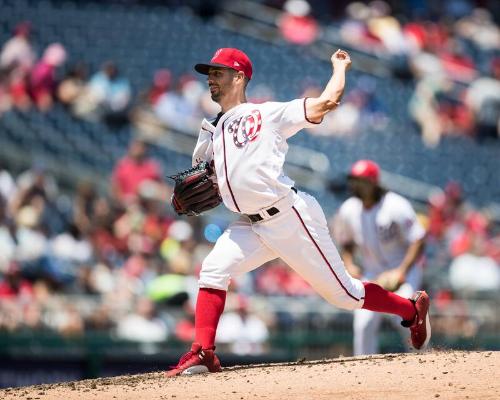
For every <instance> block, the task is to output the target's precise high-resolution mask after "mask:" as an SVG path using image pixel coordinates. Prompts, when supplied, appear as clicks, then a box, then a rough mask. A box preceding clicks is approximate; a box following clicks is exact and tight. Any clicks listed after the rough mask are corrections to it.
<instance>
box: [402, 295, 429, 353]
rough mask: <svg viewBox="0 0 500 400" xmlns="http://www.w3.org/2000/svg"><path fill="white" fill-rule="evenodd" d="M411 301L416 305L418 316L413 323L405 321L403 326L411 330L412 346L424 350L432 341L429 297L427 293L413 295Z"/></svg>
mask: <svg viewBox="0 0 500 400" xmlns="http://www.w3.org/2000/svg"><path fill="white" fill-rule="evenodd" d="M410 301H411V302H412V303H413V304H414V305H415V310H416V312H417V313H416V315H415V319H414V320H413V321H403V322H401V325H403V326H404V327H407V328H410V332H411V344H412V345H413V347H414V348H415V349H417V350H420V349H424V348H426V347H427V345H428V344H429V340H430V339H431V323H430V320H429V304H430V300H429V295H428V294H427V293H426V292H425V291H418V292H415V293H414V294H413V296H412V297H411V298H410Z"/></svg>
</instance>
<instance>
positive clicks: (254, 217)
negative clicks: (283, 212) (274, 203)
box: [247, 207, 280, 222]
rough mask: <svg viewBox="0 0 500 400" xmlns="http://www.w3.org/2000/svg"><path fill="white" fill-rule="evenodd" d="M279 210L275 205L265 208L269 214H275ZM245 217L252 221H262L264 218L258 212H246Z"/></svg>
mask: <svg viewBox="0 0 500 400" xmlns="http://www.w3.org/2000/svg"><path fill="white" fill-rule="evenodd" d="M279 212H280V210H278V209H277V208H276V207H271V208H268V209H267V210H266V213H268V214H269V216H271V217H272V216H273V215H276V214H278V213H279ZM247 217H248V218H250V221H252V222H259V221H262V220H263V219H264V218H262V216H261V215H260V214H247Z"/></svg>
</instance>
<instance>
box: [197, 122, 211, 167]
mask: <svg viewBox="0 0 500 400" xmlns="http://www.w3.org/2000/svg"><path fill="white" fill-rule="evenodd" d="M214 131H215V127H214V126H213V125H212V124H211V123H210V122H208V121H207V120H206V119H204V120H203V121H202V123H201V128H200V133H199V135H198V141H197V142H196V146H195V148H194V151H193V159H192V164H193V166H195V165H196V164H198V163H200V162H202V161H209V162H210V161H212V159H213V157H214V155H213V143H212V135H213V134H214Z"/></svg>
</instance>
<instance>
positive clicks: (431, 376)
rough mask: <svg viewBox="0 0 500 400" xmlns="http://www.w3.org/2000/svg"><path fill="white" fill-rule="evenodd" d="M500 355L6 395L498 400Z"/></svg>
mask: <svg viewBox="0 0 500 400" xmlns="http://www.w3.org/2000/svg"><path fill="white" fill-rule="evenodd" d="M499 371H500V352H459V351H453V352H436V351H434V352H429V353H421V354H390V355H380V356H371V357H362V358H361V357H358V358H337V359H334V360H323V361H311V362H302V363H300V362H298V363H290V364H273V365H256V366H248V367H234V368H227V369H225V370H224V371H223V372H222V373H219V374H208V375H198V376H191V377H176V378H170V379H167V378H165V377H164V376H163V374H162V373H152V374H144V375H134V376H121V377H115V378H101V379H93V380H86V381H80V382H71V383H64V384H54V385H39V386H30V387H26V388H17V389H5V390H0V398H2V399H5V400H14V399H15V400H19V399H30V400H35V399H40V400H52V399H53V400H59V399H67V400H77V399H78V400H87V399H92V400H112V399H120V400H124V399H134V400H136V399H147V400H159V399H162V400H166V399H175V400H188V399H204V400H209V399H217V400H226V399H231V400H233V399H267V400H292V399H300V400H303V399H343V400H347V399H383V400H391V399H397V400H400V399H415V398H419V399H431V398H432V399H434V398H442V399H481V400H486V399H500V372H499Z"/></svg>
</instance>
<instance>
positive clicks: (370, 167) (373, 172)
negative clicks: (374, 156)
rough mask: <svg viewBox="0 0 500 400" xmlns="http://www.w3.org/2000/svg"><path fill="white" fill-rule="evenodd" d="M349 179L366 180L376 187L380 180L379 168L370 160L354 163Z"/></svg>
mask: <svg viewBox="0 0 500 400" xmlns="http://www.w3.org/2000/svg"><path fill="white" fill-rule="evenodd" d="M349 178H361V179H366V180H368V181H370V182H372V183H374V184H375V185H378V183H379V178H380V167H379V166H378V164H377V163H375V162H373V161H371V160H359V161H356V162H355V163H354V164H353V166H352V167H351V172H350V173H349Z"/></svg>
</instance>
